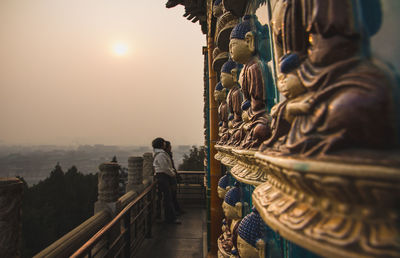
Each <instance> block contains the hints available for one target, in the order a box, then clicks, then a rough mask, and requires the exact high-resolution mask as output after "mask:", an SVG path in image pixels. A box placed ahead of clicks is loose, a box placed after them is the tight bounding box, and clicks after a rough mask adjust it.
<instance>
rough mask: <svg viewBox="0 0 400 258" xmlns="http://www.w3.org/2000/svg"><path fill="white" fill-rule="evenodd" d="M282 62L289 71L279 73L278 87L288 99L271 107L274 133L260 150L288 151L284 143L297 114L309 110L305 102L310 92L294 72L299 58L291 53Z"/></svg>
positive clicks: (285, 69) (284, 68)
mask: <svg viewBox="0 0 400 258" xmlns="http://www.w3.org/2000/svg"><path fill="white" fill-rule="evenodd" d="M281 64H284V65H285V66H284V67H283V70H284V71H285V72H287V73H283V72H281V73H280V74H279V76H278V89H279V92H280V93H281V94H282V95H283V96H285V97H286V99H285V100H284V101H282V102H280V103H278V104H276V105H275V106H274V107H273V108H272V109H271V117H272V122H271V129H272V135H271V137H270V138H269V139H267V140H266V141H264V143H263V144H262V145H261V147H260V150H266V149H267V148H270V149H272V150H274V151H275V150H279V151H286V149H285V148H284V146H283V145H282V143H283V142H285V140H286V135H287V133H288V132H289V130H290V126H291V123H292V122H293V120H294V118H295V117H296V116H298V115H302V114H305V113H306V112H307V110H308V107H307V104H304V103H305V102H306V100H307V98H308V97H309V96H310V94H309V93H305V91H306V89H305V87H304V86H303V85H302V84H301V82H300V79H299V77H298V76H297V74H296V73H294V72H292V70H294V69H295V67H297V66H298V59H297V58H293V56H290V55H289V56H285V57H283V58H282V60H281Z"/></svg>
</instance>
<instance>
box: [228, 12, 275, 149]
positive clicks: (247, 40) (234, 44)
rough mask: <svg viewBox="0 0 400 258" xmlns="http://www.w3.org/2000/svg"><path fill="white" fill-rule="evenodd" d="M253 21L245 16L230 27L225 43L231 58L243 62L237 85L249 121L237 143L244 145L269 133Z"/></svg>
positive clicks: (249, 145) (256, 142)
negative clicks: (233, 26)
mask: <svg viewBox="0 0 400 258" xmlns="http://www.w3.org/2000/svg"><path fill="white" fill-rule="evenodd" d="M255 22H257V21H256V18H255V17H253V16H245V17H244V18H243V21H242V22H241V23H239V24H238V25H236V26H235V28H234V29H233V30H232V33H231V36H230V39H231V40H230V43H229V52H230V54H231V57H232V59H233V60H234V61H235V62H237V63H240V64H243V65H244V67H243V69H242V71H241V74H240V85H241V86H242V92H243V96H244V101H249V103H250V107H249V109H248V110H247V115H248V117H249V120H250V121H251V122H250V125H249V130H248V131H247V134H246V138H245V139H244V141H242V143H241V146H242V147H244V148H255V147H258V146H259V145H260V144H261V143H262V142H263V141H264V140H266V139H267V138H269V136H270V128H269V119H268V118H267V113H266V104H265V103H266V96H265V83H264V82H265V81H264V75H263V65H262V64H261V61H260V59H259V58H258V57H257V55H256V54H257V53H256V38H255V37H256V36H255V35H256V33H255V32H253V30H254V29H255V28H254V23H255Z"/></svg>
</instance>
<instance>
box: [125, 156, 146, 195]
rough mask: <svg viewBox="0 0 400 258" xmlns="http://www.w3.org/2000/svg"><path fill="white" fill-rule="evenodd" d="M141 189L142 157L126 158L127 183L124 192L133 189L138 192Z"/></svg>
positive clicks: (142, 187)
mask: <svg viewBox="0 0 400 258" xmlns="http://www.w3.org/2000/svg"><path fill="white" fill-rule="evenodd" d="M143 189H144V185H143V158H142V157H130V158H129V159H128V183H127V184H126V192H129V191H132V190H133V191H135V192H137V193H138V194H139V193H141V192H142V191H143Z"/></svg>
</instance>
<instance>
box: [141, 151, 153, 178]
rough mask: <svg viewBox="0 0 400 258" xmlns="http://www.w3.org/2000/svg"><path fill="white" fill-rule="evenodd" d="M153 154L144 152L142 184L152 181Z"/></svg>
mask: <svg viewBox="0 0 400 258" xmlns="http://www.w3.org/2000/svg"><path fill="white" fill-rule="evenodd" d="M153 160H154V158H153V154H152V153H151V152H146V153H144V154H143V183H144V184H146V183H148V182H152V181H153V175H154V171H153Z"/></svg>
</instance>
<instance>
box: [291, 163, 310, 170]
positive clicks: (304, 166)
mask: <svg viewBox="0 0 400 258" xmlns="http://www.w3.org/2000/svg"><path fill="white" fill-rule="evenodd" d="M309 167H310V165H309V164H307V163H298V164H294V166H293V168H294V169H295V170H300V171H308V170H309Z"/></svg>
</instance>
